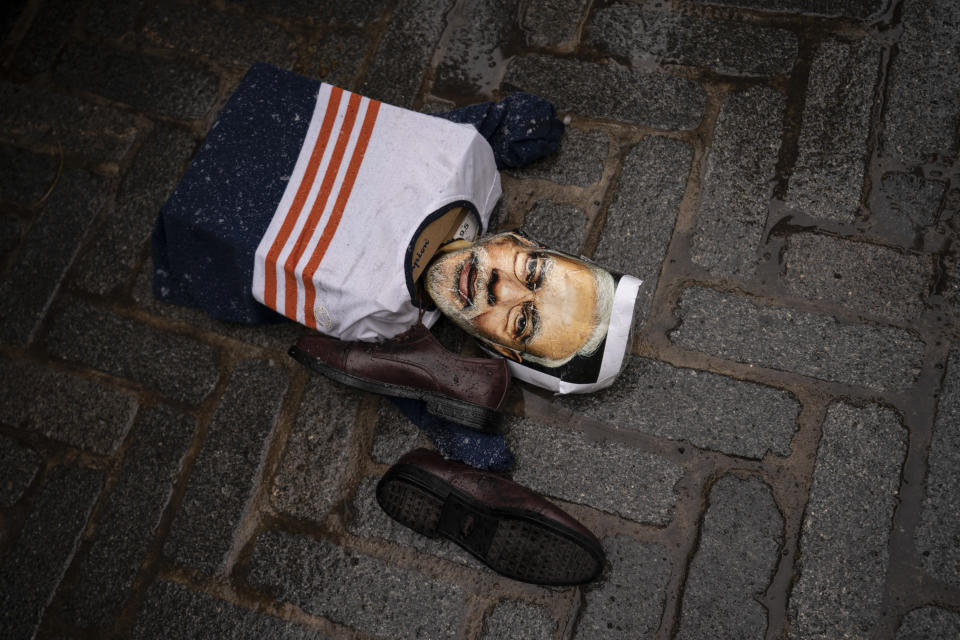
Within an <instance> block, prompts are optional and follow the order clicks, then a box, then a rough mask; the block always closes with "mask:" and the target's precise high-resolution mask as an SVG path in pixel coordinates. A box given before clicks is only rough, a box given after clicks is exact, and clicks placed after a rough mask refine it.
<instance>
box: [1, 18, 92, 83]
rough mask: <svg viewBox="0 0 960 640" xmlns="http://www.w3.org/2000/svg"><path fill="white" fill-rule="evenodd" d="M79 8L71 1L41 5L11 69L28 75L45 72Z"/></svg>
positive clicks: (54, 57)
mask: <svg viewBox="0 0 960 640" xmlns="http://www.w3.org/2000/svg"><path fill="white" fill-rule="evenodd" d="M79 8H80V7H79V6H78V5H77V3H76V2H73V1H72V0H48V1H47V2H45V3H43V5H42V6H41V8H40V10H39V12H38V13H37V15H36V16H35V17H34V19H33V21H32V22H31V23H30V28H29V29H27V33H26V34H25V35H24V37H23V40H22V41H21V43H20V46H19V47H18V48H17V53H16V55H15V56H14V59H13V63H14V66H15V67H16V68H17V69H19V70H20V71H22V72H24V73H26V74H28V75H35V74H38V73H41V72H43V71H47V70H48V69H49V68H50V66H51V65H52V64H53V62H54V60H55V59H56V56H57V53H58V52H59V51H60V49H61V48H62V47H63V45H64V43H66V41H67V36H69V34H70V27H71V26H72V24H73V22H74V20H76V17H77V13H78V10H79Z"/></svg>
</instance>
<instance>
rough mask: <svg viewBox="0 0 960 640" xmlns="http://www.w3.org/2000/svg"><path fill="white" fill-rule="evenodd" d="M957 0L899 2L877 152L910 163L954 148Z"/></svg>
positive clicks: (959, 88)
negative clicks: (898, 30)
mask: <svg viewBox="0 0 960 640" xmlns="http://www.w3.org/2000/svg"><path fill="white" fill-rule="evenodd" d="M958 23H960V4H957V3H956V2H953V1H952V0H913V1H911V2H907V3H905V4H904V5H903V35H902V37H901V38H900V41H899V42H898V43H897V52H896V55H894V56H893V59H892V61H891V64H890V75H889V79H888V82H887V98H886V102H885V103H884V117H883V128H882V129H881V130H882V131H883V138H882V153H883V154H885V155H887V156H890V157H892V158H895V159H897V160H899V161H900V162H903V163H904V164H906V165H913V164H917V163H921V162H925V161H927V160H928V159H929V156H930V155H931V154H946V155H952V156H955V155H956V153H957V131H956V116H957V114H956V108H955V107H956V105H957V104H958V103H960V56H958V55H957V51H958V49H960V30H958V29H957V28H956V25H957V24H958Z"/></svg>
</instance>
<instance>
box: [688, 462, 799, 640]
mask: <svg viewBox="0 0 960 640" xmlns="http://www.w3.org/2000/svg"><path fill="white" fill-rule="evenodd" d="M782 546H783V517H782V516H781V515H780V512H779V510H778V509H777V503H776V502H775V501H774V499H773V494H772V493H771V492H770V488H769V487H768V486H767V485H765V484H764V483H763V482H762V481H760V480H758V479H757V478H749V479H747V480H739V479H737V478H734V477H733V476H725V477H723V478H721V479H720V480H718V481H717V482H716V483H715V484H714V485H713V488H712V489H711V490H710V498H709V506H708V507H707V514H706V516H705V517H704V521H703V526H702V527H701V530H700V539H699V543H698V545H697V551H696V555H694V557H693V561H692V562H691V564H690V569H689V573H688V575H687V580H686V583H685V586H684V590H683V605H682V610H681V614H680V631H679V633H678V634H677V636H676V637H677V638H678V639H688V640H689V639H693V638H764V637H765V636H766V631H767V609H766V607H764V606H763V605H762V604H760V599H761V598H762V597H763V594H764V592H765V591H766V589H767V586H768V585H769V584H770V580H771V578H772V577H773V573H774V571H775V570H776V568H777V560H778V558H779V554H780V548H781V547H782Z"/></svg>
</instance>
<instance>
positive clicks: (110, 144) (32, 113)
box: [0, 82, 137, 202]
mask: <svg viewBox="0 0 960 640" xmlns="http://www.w3.org/2000/svg"><path fill="white" fill-rule="evenodd" d="M0 132H2V133H0V135H2V136H3V137H5V138H11V139H15V140H17V141H19V142H23V143H24V144H39V145H44V146H47V147H50V148H52V149H56V148H57V145H58V144H59V145H60V147H61V148H62V149H63V151H64V154H65V155H68V156H71V155H73V156H81V157H82V158H84V159H88V160H90V161H91V162H93V163H114V164H115V163H118V162H120V161H121V160H122V159H123V157H124V156H125V155H126V153H127V151H128V150H129V149H130V146H131V145H132V144H133V142H134V140H135V139H136V137H137V126H136V120H135V118H134V116H132V115H131V114H129V113H125V112H123V111H120V110H118V109H114V108H112V107H107V106H104V105H96V104H91V103H89V102H86V101H84V100H80V99H79V98H75V97H73V96H64V95H59V94H56V93H52V92H50V91H45V90H41V89H35V88H33V87H29V86H26V85H17V84H12V83H9V82H0ZM0 148H2V147H0ZM47 164H50V165H52V169H47V171H46V172H38V175H36V176H32V179H33V180H35V181H37V182H39V183H41V184H43V183H44V181H45V180H44V178H45V174H46V173H50V174H51V175H49V178H47V179H46V181H45V182H46V186H44V187H43V190H42V191H41V192H40V194H39V195H37V196H36V197H35V198H32V199H29V200H27V201H28V202H32V201H34V200H36V199H37V198H39V197H40V196H42V195H43V193H45V192H46V189H47V187H48V186H49V185H50V184H51V182H52V181H53V178H54V175H55V174H56V169H57V161H56V158H51V159H50V160H49V161H48V162H47ZM4 173H5V172H4ZM4 188H6V185H4Z"/></svg>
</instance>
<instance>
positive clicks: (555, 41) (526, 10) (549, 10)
mask: <svg viewBox="0 0 960 640" xmlns="http://www.w3.org/2000/svg"><path fill="white" fill-rule="evenodd" d="M589 4H590V3H589V0H543V1H542V2H536V3H534V2H528V3H526V5H525V6H524V7H523V10H522V11H523V13H522V14H521V16H520V26H521V28H522V29H523V31H524V34H525V36H526V41H527V44H528V45H530V46H532V47H556V46H558V45H563V44H565V43H567V42H570V41H572V40H573V39H574V37H575V36H576V35H577V25H578V23H579V21H580V19H581V16H583V14H584V12H585V11H586V10H587V7H588V6H589Z"/></svg>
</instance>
